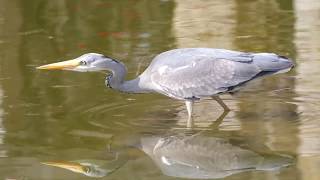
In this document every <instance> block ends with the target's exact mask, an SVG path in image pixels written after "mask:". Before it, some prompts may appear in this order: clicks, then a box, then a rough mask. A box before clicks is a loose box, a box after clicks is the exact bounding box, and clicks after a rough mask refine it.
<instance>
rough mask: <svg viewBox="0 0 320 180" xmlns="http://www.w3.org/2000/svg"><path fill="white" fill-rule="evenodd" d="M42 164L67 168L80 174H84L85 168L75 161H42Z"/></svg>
mask: <svg viewBox="0 0 320 180" xmlns="http://www.w3.org/2000/svg"><path fill="white" fill-rule="evenodd" d="M42 164H45V165H48V166H55V167H59V168H63V169H67V170H70V171H73V172H76V173H81V174H85V173H86V170H87V168H86V167H85V166H83V165H81V164H80V163H76V162H42Z"/></svg>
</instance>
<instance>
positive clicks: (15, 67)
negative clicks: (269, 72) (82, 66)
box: [0, 0, 320, 180]
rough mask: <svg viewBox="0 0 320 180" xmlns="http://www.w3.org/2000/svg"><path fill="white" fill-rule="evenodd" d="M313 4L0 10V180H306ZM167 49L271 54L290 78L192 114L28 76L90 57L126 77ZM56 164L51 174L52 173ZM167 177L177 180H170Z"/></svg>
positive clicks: (186, 1) (76, 81) (155, 101)
mask: <svg viewBox="0 0 320 180" xmlns="http://www.w3.org/2000/svg"><path fill="white" fill-rule="evenodd" d="M319 17H320V3H319V1H318V0H308V1H303V0H295V1H294V0H259V1H255V0H225V1H204V0H175V1H171V0H150V1H146V0H119V1H102V0H91V1H86V0H57V1H49V0H32V1H19V0H12V1H5V0H2V1H0V158H1V161H0V178H1V179H88V178H90V176H91V177H101V178H102V179H119V180H123V179H130V180H134V179H137V180H140V179H180V178H199V179H205V178H225V179H237V180H240V179H288V180H289V179H290V180H292V179H306V180H313V179H314V180H316V179H319V176H320V172H319V168H320V140H319V139H320V121H319V115H320V113H319V110H320V103H319V99H320V95H319V90H320V83H319V78H320V75H319V68H320V38H319V37H320V21H319ZM181 47H214V48H226V49H234V50H242V51H257V52H264V51H267V52H275V53H278V54H282V55H285V56H288V57H290V58H292V59H294V60H295V63H296V68H295V69H293V70H292V71H291V72H289V73H286V74H283V75H277V76H273V77H269V78H265V79H261V80H258V81H256V82H254V83H252V84H251V85H250V86H249V87H248V88H246V89H245V90H243V91H242V92H240V93H237V94H235V95H234V96H229V95H225V96H222V99H224V100H225V102H226V103H227V104H228V106H229V107H230V108H231V109H232V111H231V112H229V113H228V114H222V109H221V108H220V107H219V106H218V105H217V103H216V102H214V101H204V102H201V103H198V104H196V107H195V124H194V126H193V129H186V116H187V112H186V110H185V107H184V103H183V102H178V101H175V100H172V99H169V98H167V97H164V96H161V95H157V94H145V95H131V94H120V93H118V92H114V91H112V90H110V89H107V88H105V86H104V78H105V75H104V74H102V73H74V72H61V71H55V72H53V71H51V72H48V71H39V70H36V69H35V67H36V66H39V65H42V64H46V63H51V62H56V61H59V60H65V59H70V58H74V57H77V56H79V55H80V54H83V53H86V52H100V53H104V54H106V55H109V56H112V57H115V58H118V59H120V60H122V61H123V62H124V63H125V64H126V65H127V68H128V70H129V77H128V78H133V77H135V76H136V75H138V74H139V73H141V72H142V71H143V70H144V68H145V67H147V66H148V64H149V62H150V61H151V59H152V57H154V56H155V55H156V54H158V53H160V52H162V51H165V50H169V49H173V48H181ZM56 166H58V167H56ZM179 177H180V178H179Z"/></svg>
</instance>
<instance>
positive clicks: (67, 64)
mask: <svg viewBox="0 0 320 180" xmlns="http://www.w3.org/2000/svg"><path fill="white" fill-rule="evenodd" d="M79 65H80V60H78V59H73V60H69V61H62V62H57V63H52V64H47V65H43V66H39V67H37V69H48V70H63V69H65V70H68V69H74V68H75V67H77V66H79Z"/></svg>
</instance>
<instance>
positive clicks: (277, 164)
mask: <svg viewBox="0 0 320 180" xmlns="http://www.w3.org/2000/svg"><path fill="white" fill-rule="evenodd" d="M139 148H140V149H141V150H142V151H143V152H145V153H146V154H147V155H148V156H149V157H150V158H151V159H152V160H153V161H154V162H155V164H156V165H157V166H158V167H159V168H160V169H161V171H162V172H163V174H165V175H167V176H172V177H179V178H188V179H217V178H225V177H227V176H230V175H232V174H237V173H240V172H245V171H254V170H258V171H272V170H278V169H280V168H282V167H286V166H289V165H292V164H293V162H294V159H293V158H292V157H290V156H287V155H282V154H278V153H257V152H255V151H253V150H250V149H249V148H247V147H246V148H243V147H241V146H237V145H235V144H232V143H231V142H230V141H229V140H228V139H224V138H220V137H214V136H206V135H204V134H203V133H201V132H200V133H196V134H193V135H191V136H190V135H185V134H176V135H169V136H160V137H159V136H149V137H142V138H141V140H140V147H139Z"/></svg>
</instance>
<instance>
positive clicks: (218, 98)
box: [212, 96, 230, 111]
mask: <svg viewBox="0 0 320 180" xmlns="http://www.w3.org/2000/svg"><path fill="white" fill-rule="evenodd" d="M212 98H213V99H214V100H216V101H217V102H218V103H219V104H220V106H221V107H223V109H224V111H230V109H229V107H228V106H227V105H226V104H225V103H224V102H223V101H222V99H220V97H219V96H212Z"/></svg>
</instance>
